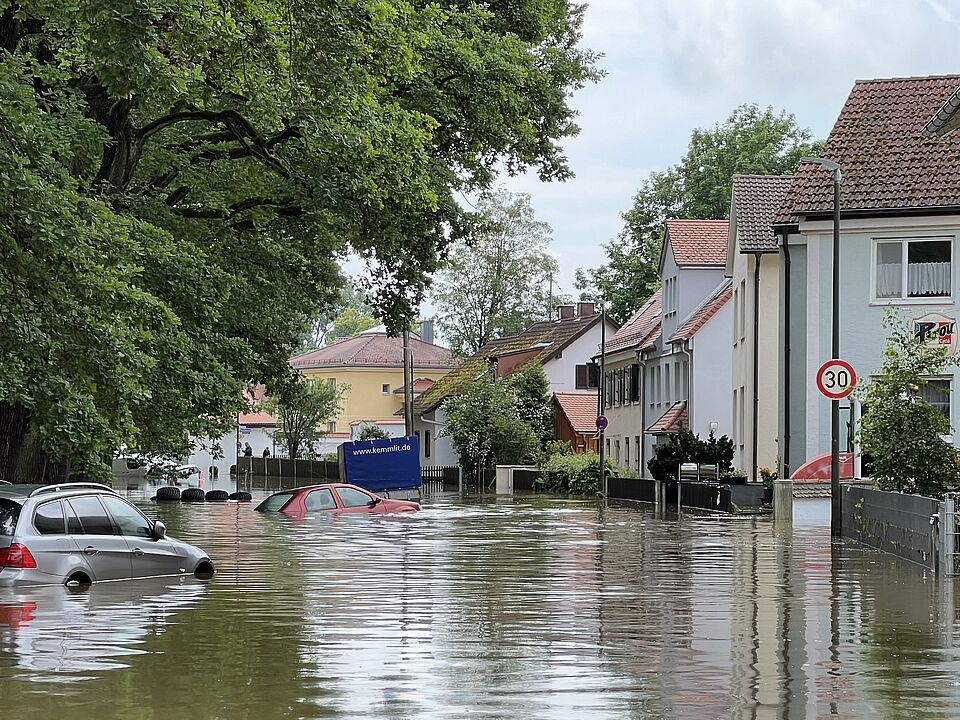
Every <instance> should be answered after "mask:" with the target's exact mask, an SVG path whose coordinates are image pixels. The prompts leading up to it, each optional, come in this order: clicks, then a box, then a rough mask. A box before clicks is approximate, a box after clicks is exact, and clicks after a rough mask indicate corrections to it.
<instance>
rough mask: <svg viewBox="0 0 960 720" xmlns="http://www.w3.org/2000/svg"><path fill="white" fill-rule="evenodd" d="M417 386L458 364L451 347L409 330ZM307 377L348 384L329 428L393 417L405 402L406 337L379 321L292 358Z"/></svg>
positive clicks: (346, 427) (344, 428)
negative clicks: (394, 333) (394, 334)
mask: <svg viewBox="0 0 960 720" xmlns="http://www.w3.org/2000/svg"><path fill="white" fill-rule="evenodd" d="M410 349H411V354H412V363H413V376H414V377H415V378H417V380H416V381H415V383H414V392H417V390H418V389H419V390H420V391H422V390H424V389H426V388H428V387H429V386H430V385H432V383H434V382H436V381H437V380H440V379H441V378H442V377H443V376H444V375H446V374H447V373H448V372H450V370H452V369H453V368H454V367H456V361H455V360H454V359H453V356H452V354H451V353H450V351H449V350H448V349H447V348H445V347H441V346H439V345H434V344H433V343H429V342H426V341H424V340H422V339H421V338H420V337H419V336H417V335H416V334H413V333H411V335H410ZM290 364H291V365H293V367H295V368H297V369H298V370H299V371H300V372H301V373H302V374H303V376H304V377H305V378H306V379H307V380H325V381H326V382H328V383H330V384H332V385H335V386H339V387H344V386H346V387H347V388H348V390H347V391H346V394H345V395H344V397H343V400H342V402H341V411H340V414H339V415H337V417H336V418H334V419H333V420H331V421H330V425H329V427H328V428H327V429H328V431H329V432H331V433H336V432H348V433H349V430H350V426H351V423H355V422H368V423H369V422H374V423H375V422H376V421H379V420H384V421H390V420H393V419H394V413H396V412H397V411H398V410H400V409H401V408H402V407H403V386H404V377H403V338H402V337H390V336H389V335H387V333H386V330H385V329H384V328H383V327H382V326H381V327H377V328H373V329H371V330H367V331H365V332H362V333H360V334H359V335H356V336H354V337H351V338H346V339H343V340H338V341H337V342H335V343H333V344H332V345H328V346H327V347H322V348H319V349H317V350H311V351H310V352H306V353H303V354H301V355H298V356H296V357H294V358H293V359H291V360H290Z"/></svg>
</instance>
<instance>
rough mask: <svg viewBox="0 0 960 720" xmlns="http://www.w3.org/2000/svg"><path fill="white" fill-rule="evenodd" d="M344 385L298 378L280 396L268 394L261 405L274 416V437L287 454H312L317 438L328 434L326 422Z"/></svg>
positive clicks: (334, 411)
mask: <svg viewBox="0 0 960 720" xmlns="http://www.w3.org/2000/svg"><path fill="white" fill-rule="evenodd" d="M349 389H350V388H349V387H348V386H346V385H342V384H341V385H338V386H337V387H333V386H332V385H330V384H328V383H326V382H325V381H323V380H313V381H309V382H308V381H304V380H298V381H297V382H295V383H292V384H291V385H290V386H288V387H285V388H284V389H283V391H282V394H281V395H280V396H279V397H275V398H267V400H266V401H265V402H264V407H265V409H266V410H267V412H269V413H271V414H272V415H273V416H274V417H276V418H277V430H276V432H275V433H274V440H276V442H277V444H278V445H279V446H280V448H281V449H282V450H283V451H284V452H285V453H286V455H287V457H288V458H292V459H294V460H295V459H297V458H302V457H308V456H309V457H312V456H313V455H314V454H315V452H316V449H317V442H319V441H320V439H321V438H323V436H324V435H326V434H327V424H328V423H329V422H330V421H331V420H333V419H334V418H335V417H336V416H337V414H338V413H339V412H340V403H341V401H342V400H343V396H344V395H345V394H346V393H347V392H348V391H349Z"/></svg>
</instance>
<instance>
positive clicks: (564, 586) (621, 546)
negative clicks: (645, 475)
mask: <svg viewBox="0 0 960 720" xmlns="http://www.w3.org/2000/svg"><path fill="white" fill-rule="evenodd" d="M147 510H148V512H151V513H152V514H156V515H158V516H160V517H162V518H163V520H164V522H165V523H166V524H167V527H168V529H169V531H170V533H171V534H173V535H176V536H178V537H181V538H183V539H186V540H188V541H190V542H194V543H197V544H199V545H201V546H202V547H204V548H205V549H206V550H207V551H208V552H209V553H210V555H211V556H212V557H213V559H214V561H215V563H216V565H217V575H216V577H215V579H214V580H213V581H212V582H209V583H206V582H201V581H197V580H194V579H192V578H174V579H164V580H151V581H146V582H143V581H138V582H133V583H110V584H105V585H97V586H94V587H93V588H91V589H90V590H89V591H88V592H80V593H71V592H69V591H67V590H65V589H64V588H42V589H35V590H23V589H18V590H0V701H2V702H0V707H3V708H4V709H7V710H9V709H12V708H15V710H16V712H15V715H11V717H14V716H15V717H17V718H48V717H51V716H56V715H60V714H63V712H64V711H65V710H67V709H69V710H70V711H71V712H70V715H71V717H74V718H87V717H89V718H96V719H97V720H108V719H109V718H132V717H137V718H175V719H176V720H180V718H231V719H232V718H255V719H256V720H267V719H269V718H282V717H290V718H327V717H339V718H465V717H478V718H577V719H579V718H638V719H639V718H679V717H682V718H727V717H735V718H817V717H857V718H894V717H909V718H921V717H923V718H928V717H960V710H958V709H957V707H960V686H958V678H960V672H958V671H960V663H958V653H957V652H956V650H955V649H954V648H953V644H954V642H955V641H956V638H957V636H956V633H955V632H954V628H953V621H954V620H953V619H954V615H955V607H956V606H955V603H954V600H953V597H952V594H951V593H950V592H949V590H950V588H947V587H944V586H943V585H942V584H941V583H939V582H937V581H936V580H935V579H934V578H932V577H929V576H927V575H925V574H924V573H923V571H921V570H918V569H916V568H914V567H912V566H909V565H905V564H903V563H900V562H896V561H893V560H891V559H888V558H884V557H881V556H879V555H877V554H875V553H872V552H865V551H861V550H858V549H856V548H855V547H851V546H843V547H841V546H836V547H834V548H831V544H830V537H829V527H828V522H829V519H828V517H827V515H828V511H829V510H828V507H827V506H825V505H824V504H823V503H822V502H821V503H808V504H799V505H798V508H797V517H798V525H797V526H796V527H795V528H794V529H793V530H789V529H785V530H784V529H775V528H774V527H773V525H772V524H771V523H770V522H768V521H753V520H745V519H737V520H729V519H727V520H718V519H716V518H693V517H684V518H682V519H681V520H679V521H678V520H677V518H676V516H675V515H667V516H666V517H665V518H658V517H656V515H655V514H654V513H653V512H652V511H651V510H650V509H641V510H636V509H617V508H609V509H605V510H600V509H598V508H597V507H596V506H595V505H593V504H591V503H581V502H572V501H564V500H549V499H544V498H529V497H527V498H515V499H509V498H508V499H491V498H486V499H485V500H479V499H476V498H473V499H468V500H465V501H464V500H461V499H460V498H458V497H456V496H441V497H439V498H437V499H435V500H433V501H432V503H430V504H428V505H426V506H425V509H424V510H423V511H422V512H420V513H418V514H416V515H410V516H398V517H377V516H373V517H367V516H357V515H352V516H342V517H336V518H335V517H330V516H317V517H311V518H308V519H305V520H301V521H297V520H291V519H287V518H282V517H265V516H262V515H259V514H257V513H254V512H253V510H252V508H251V507H250V506H249V505H237V504H234V503H230V504H223V505H207V506H202V505H201V506H196V505H170V506H162V507H156V506H148V507H147ZM831 568H832V569H831Z"/></svg>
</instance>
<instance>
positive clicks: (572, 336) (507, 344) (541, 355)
mask: <svg viewBox="0 0 960 720" xmlns="http://www.w3.org/2000/svg"><path fill="white" fill-rule="evenodd" d="M600 318H601V316H600V315H599V314H596V315H588V316H585V317H574V318H569V319H567V320H552V321H551V320H545V321H543V322H538V323H534V324H533V325H531V326H530V327H528V328H527V329H526V330H524V331H523V332H522V333H520V334H519V335H513V336H511V337H505V338H499V339H497V340H491V341H490V342H488V343H487V344H486V345H484V346H483V347H482V348H480V350H479V351H477V352H476V353H474V354H473V355H471V356H470V357H468V358H467V359H466V360H464V361H463V362H462V363H460V365H458V366H457V367H456V368H454V369H453V370H451V371H450V372H449V373H447V374H446V375H444V376H443V377H442V378H440V380H438V381H437V382H436V384H435V385H434V386H433V387H431V388H430V389H428V390H426V391H425V392H424V393H423V394H421V395H420V396H419V397H418V398H417V399H416V400H415V401H414V404H413V409H414V412H417V413H421V414H422V413H428V412H432V411H433V410H435V409H436V408H438V407H439V406H440V404H441V403H443V401H444V400H446V399H447V398H448V397H450V396H452V395H459V394H460V393H461V392H462V391H463V389H464V388H465V387H466V386H467V384H468V383H470V382H472V381H473V380H475V379H476V378H478V377H480V376H481V375H482V374H483V373H484V372H486V371H487V370H488V368H489V365H490V363H492V362H494V361H495V360H496V358H497V357H499V356H502V355H509V354H511V353H517V352H521V351H524V350H531V349H532V350H536V352H535V353H532V354H531V356H530V358H529V359H527V360H526V361H525V363H526V362H531V361H537V362H539V363H541V364H543V363H545V362H547V361H548V360H550V359H551V358H552V357H553V356H554V355H556V354H557V353H559V352H561V351H562V350H563V349H564V348H565V347H567V345H569V344H570V343H572V342H573V341H574V340H576V339H577V338H578V337H580V336H581V335H582V334H583V333H585V332H587V331H588V330H589V329H590V328H592V327H593V326H594V325H596V324H597V323H599V322H600ZM607 319H608V321H609V318H607ZM525 363H524V364H525ZM518 367H522V365H520V366H518Z"/></svg>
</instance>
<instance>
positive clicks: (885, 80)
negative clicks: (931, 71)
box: [853, 73, 960, 85]
mask: <svg viewBox="0 0 960 720" xmlns="http://www.w3.org/2000/svg"><path fill="white" fill-rule="evenodd" d="M917 80H957V81H960V74H957V73H946V74H944V75H902V76H899V77H884V78H862V79H858V80H854V81H853V82H854V84H855V85H869V84H870V83H891V82H911V81H913V82H916V81H917Z"/></svg>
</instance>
